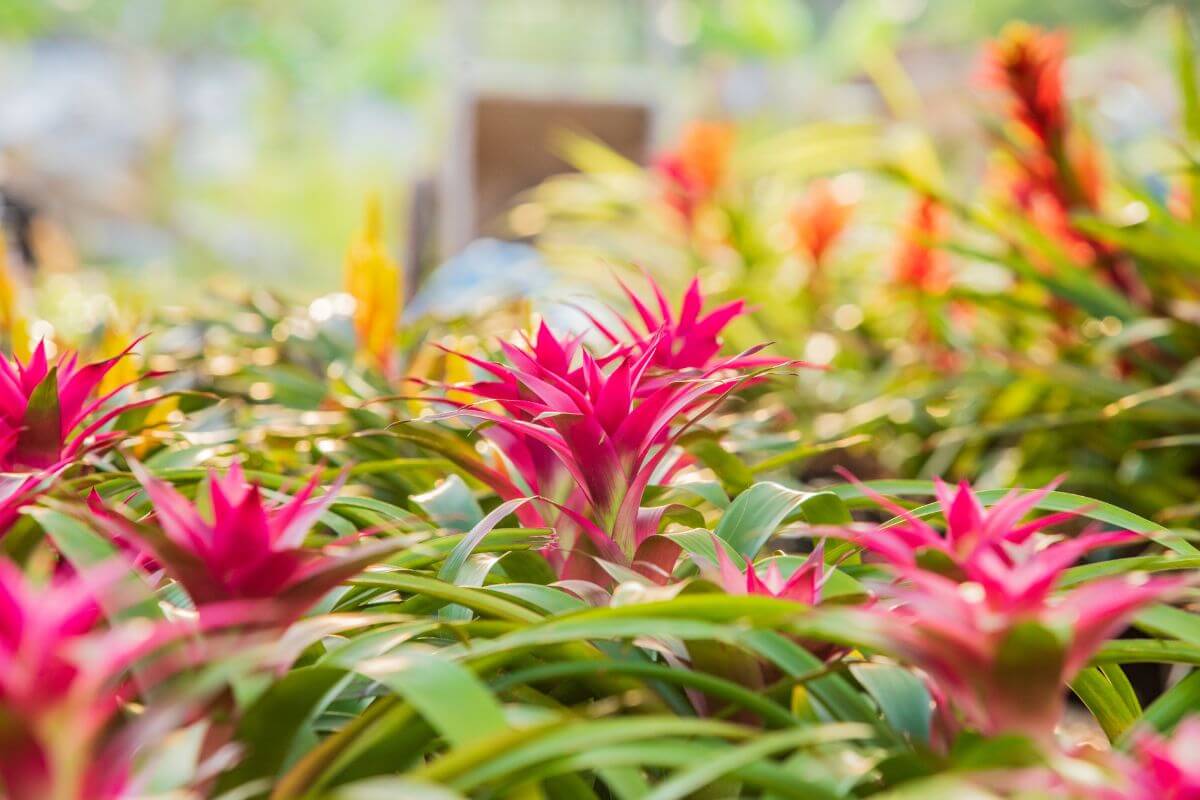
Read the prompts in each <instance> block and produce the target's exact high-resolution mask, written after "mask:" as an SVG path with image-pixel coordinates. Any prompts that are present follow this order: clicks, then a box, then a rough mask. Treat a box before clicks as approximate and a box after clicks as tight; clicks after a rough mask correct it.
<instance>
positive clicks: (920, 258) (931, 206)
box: [893, 197, 951, 294]
mask: <svg viewBox="0 0 1200 800" xmlns="http://www.w3.org/2000/svg"><path fill="white" fill-rule="evenodd" d="M945 229H946V210H945V209H944V208H943V207H942V206H941V205H940V204H938V202H937V201H936V200H934V199H933V198H931V197H922V198H921V200H920V202H918V203H917V206H916V208H915V209H913V214H912V217H911V219H910V220H909V223H908V226H907V227H906V228H905V229H904V231H903V233H902V234H901V242H900V252H899V255H898V256H897V258H896V264H895V271H894V273H893V275H894V280H895V282H896V283H897V284H898V285H900V286H904V287H908V288H911V289H915V290H916V291H918V292H922V293H924V294H942V293H944V292H945V291H946V290H947V289H949V288H950V278H951V275H950V265H949V263H948V261H947V259H946V254H945V253H944V252H942V251H941V250H939V249H938V244H939V242H940V241H941V240H942V238H943V237H944V236H945Z"/></svg>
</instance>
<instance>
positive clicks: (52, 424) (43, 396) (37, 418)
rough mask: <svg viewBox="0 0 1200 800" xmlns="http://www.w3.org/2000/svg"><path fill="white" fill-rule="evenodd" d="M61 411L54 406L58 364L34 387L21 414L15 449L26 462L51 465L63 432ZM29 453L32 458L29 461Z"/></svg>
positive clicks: (55, 457) (55, 459)
mask: <svg viewBox="0 0 1200 800" xmlns="http://www.w3.org/2000/svg"><path fill="white" fill-rule="evenodd" d="M64 433H70V431H64V430H63V429H62V412H61V411H60V410H59V406H58V367H51V368H50V371H49V372H47V373H46V377H44V378H42V380H41V382H40V383H39V384H38V385H37V386H36V387H34V389H33V393H32V394H31V395H30V396H29V403H28V405H26V407H25V417H24V419H23V420H22V427H21V430H20V432H19V433H18V434H17V444H16V451H17V452H18V453H20V454H21V457H22V458H23V459H26V463H35V462H36V463H42V464H45V465H50V464H54V463H55V462H57V461H58V459H59V452H60V447H61V446H62V441H63V434H64ZM30 456H33V457H34V460H33V461H29V460H28V459H29V457H30Z"/></svg>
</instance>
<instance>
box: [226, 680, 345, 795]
mask: <svg viewBox="0 0 1200 800" xmlns="http://www.w3.org/2000/svg"><path fill="white" fill-rule="evenodd" d="M349 679H350V673H348V672H347V671H346V670H345V669H343V668H341V667H325V666H319V667H302V668H300V669H297V670H293V671H292V672H290V673H288V674H287V675H285V676H284V677H283V678H281V679H280V680H279V681H277V682H276V683H274V684H273V685H272V686H271V687H270V688H269V689H268V690H267V691H266V692H264V693H263V694H262V695H261V696H259V698H258V699H257V700H256V701H255V702H254V703H253V704H252V705H251V706H250V707H249V708H247V709H246V710H245V711H244V712H243V714H242V717H241V720H240V721H239V723H238V727H237V732H236V733H235V734H234V741H236V742H237V743H239V744H240V745H241V746H242V747H243V748H244V755H243V756H242V759H241V761H240V763H238V765H237V766H235V767H234V768H233V769H232V770H230V771H228V772H226V773H225V774H223V775H222V776H221V779H220V781H219V783H218V790H219V791H228V790H231V789H233V788H234V787H237V786H241V785H242V784H244V783H247V782H249V781H252V780H256V779H259V778H268V777H272V776H274V775H276V774H277V773H278V772H279V770H280V768H281V767H282V766H283V764H284V761H285V759H286V758H287V755H288V753H289V752H290V751H291V749H292V747H293V744H294V743H295V742H296V740H297V738H298V737H301V736H303V734H304V730H303V729H304V728H305V726H306V725H308V724H309V723H311V721H312V718H313V716H314V715H315V714H317V713H318V712H319V711H320V709H321V708H323V707H324V706H326V705H327V704H328V703H329V701H330V700H331V699H332V698H333V697H334V696H336V695H337V693H338V691H340V689H341V688H342V687H343V686H344V685H345V684H346V682H347V681H349Z"/></svg>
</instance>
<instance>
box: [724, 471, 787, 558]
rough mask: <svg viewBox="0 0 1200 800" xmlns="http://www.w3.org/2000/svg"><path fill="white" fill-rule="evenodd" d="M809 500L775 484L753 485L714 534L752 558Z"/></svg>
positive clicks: (736, 500)
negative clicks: (792, 514) (785, 520)
mask: <svg viewBox="0 0 1200 800" xmlns="http://www.w3.org/2000/svg"><path fill="white" fill-rule="evenodd" d="M807 497H809V495H808V494H807V493H806V492H798V491H794V490H792V489H789V488H787V487H786V486H782V485H780V484H778V483H771V482H763V483H756V484H754V485H753V486H751V487H750V488H749V489H747V490H746V491H744V492H742V493H741V494H739V495H738V496H737V497H736V498H734V500H733V502H732V503H730V505H729V508H727V509H725V513H724V514H723V515H722V517H721V521H720V522H719V523H717V527H716V529H715V530H714V531H713V532H714V533H715V534H716V535H717V536H718V537H720V538H721V539H723V540H725V541H726V542H728V543H729V544H730V545H732V547H733V549H734V550H736V551H737V552H738V553H740V554H741V555H742V556H743V557H745V558H753V557H754V555H755V554H756V553H758V551H759V550H760V549H762V546H763V544H765V543H766V541H767V540H768V539H769V538H771V534H773V533H774V532H775V529H776V528H778V527H779V524H780V523H781V522H783V520H784V519H785V518H786V517H787V515H788V514H790V513H791V512H792V511H794V510H795V509H796V507H797V506H799V505H800V503H802V502H803V501H804V500H805V498H807Z"/></svg>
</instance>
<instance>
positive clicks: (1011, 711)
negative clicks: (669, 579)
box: [846, 483, 1181, 741]
mask: <svg viewBox="0 0 1200 800" xmlns="http://www.w3.org/2000/svg"><path fill="white" fill-rule="evenodd" d="M1049 490H1050V489H1049V488H1047V489H1043V490H1041V491H1040V492H1033V493H1029V494H1025V495H1020V494H1017V493H1015V492H1013V493H1010V494H1008V495H1006V496H1005V497H1004V498H1003V499H1002V500H1001V501H1000V502H998V503H997V504H996V505H995V506H993V507H992V508H991V509H985V508H984V506H983V504H982V503H981V502H980V501H979V499H978V497H976V496H975V494H974V492H973V491H972V490H971V488H970V487H969V486H968V485H966V484H962V485H960V486H959V487H958V489H957V491H953V492H952V491H951V490H950V489H949V488H948V487H946V486H945V485H943V484H940V483H939V484H938V502H939V504H940V505H941V511H942V515H943V516H944V518H945V520H946V531H945V533H944V534H943V533H941V532H939V531H937V530H936V529H934V528H932V527H931V526H929V525H928V524H926V523H925V522H923V521H921V520H919V519H917V518H915V517H913V516H912V515H911V514H909V513H908V512H907V511H905V510H904V509H903V508H901V507H899V506H896V505H895V504H892V503H890V502H887V501H886V500H884V499H883V498H879V497H878V496H877V495H876V497H877V499H878V500H879V501H880V502H882V503H883V504H884V505H885V507H887V508H888V509H889V510H891V511H893V512H895V513H896V514H897V515H898V516H899V517H900V519H901V522H900V523H899V524H896V525H894V526H890V527H882V528H874V529H870V530H867V531H861V530H859V531H850V532H848V533H847V534H846V535H848V536H849V537H850V538H851V539H853V540H854V541H856V542H858V543H860V544H861V545H862V546H863V547H864V548H865V549H866V550H867V551H868V552H870V553H873V554H875V555H876V556H878V557H880V558H882V559H883V560H884V561H885V562H886V563H887V565H888V567H889V568H890V569H891V571H892V572H893V573H894V574H895V575H896V577H897V579H898V580H897V582H896V583H894V584H889V585H887V586H884V587H883V588H881V589H880V594H881V595H882V596H883V597H884V598H885V599H886V600H888V601H889V603H888V604H886V605H885V606H881V607H880V608H878V609H877V610H875V611H874V612H873V613H874V614H875V615H876V616H877V617H878V618H879V620H880V622H881V623H883V624H882V625H881V632H882V634H883V635H884V637H885V638H886V639H887V640H888V641H890V642H891V644H892V646H893V647H894V648H895V650H896V652H897V653H898V654H899V655H900V656H901V657H902V658H905V659H907V660H909V661H911V662H912V663H913V664H915V665H916V666H919V667H920V668H921V669H923V670H924V671H925V672H926V673H927V674H928V675H929V676H930V678H931V679H932V681H933V682H934V683H935V685H936V688H937V689H938V690H939V691H938V693H939V694H941V695H944V696H945V697H946V698H947V699H948V700H949V702H950V703H951V704H952V705H953V707H954V708H955V709H956V710H957V711H958V712H959V713H960V714H961V715H962V717H963V718H964V720H965V721H966V722H967V723H968V724H969V725H970V726H971V727H973V728H976V729H978V730H981V731H983V732H986V733H989V734H998V733H1022V734H1025V735H1028V736H1030V737H1033V738H1035V739H1040V740H1043V741H1044V740H1046V739H1047V738H1048V737H1050V736H1051V735H1052V734H1053V731H1054V727H1055V726H1056V725H1057V724H1058V722H1059V720H1060V719H1061V718H1062V709H1063V691H1064V687H1065V685H1066V683H1067V682H1068V681H1069V680H1071V679H1072V678H1073V677H1074V676H1075V675H1076V674H1077V673H1078V672H1079V670H1081V669H1082V668H1083V667H1084V666H1085V665H1086V664H1087V660H1088V659H1089V658H1090V657H1091V656H1092V654H1093V653H1094V652H1095V651H1096V649H1097V648H1098V647H1099V646H1100V645H1101V644H1102V643H1103V642H1104V641H1105V640H1106V639H1108V638H1110V637H1112V636H1113V635H1115V634H1117V633H1119V632H1120V631H1121V629H1122V628H1123V627H1124V626H1125V625H1126V624H1127V623H1128V621H1129V619H1130V618H1131V617H1132V615H1133V614H1134V613H1135V612H1136V611H1137V610H1138V609H1140V608H1142V607H1143V606H1145V605H1147V604H1149V603H1151V602H1154V601H1155V600H1157V599H1159V598H1160V597H1162V596H1163V595H1165V594H1167V593H1168V592H1170V591H1172V590H1174V589H1177V588H1179V587H1180V585H1181V583H1180V581H1179V580H1177V579H1172V578H1163V579H1146V578H1145V577H1144V576H1134V577H1131V578H1115V579H1108V580H1098V581H1094V582H1091V583H1086V584H1083V585H1081V586H1078V587H1076V588H1073V589H1070V590H1068V591H1064V592H1056V588H1057V584H1058V582H1059V580H1060V578H1061V577H1062V574H1063V572H1064V571H1065V570H1066V569H1067V568H1068V567H1070V566H1072V565H1073V564H1075V563H1076V562H1077V561H1079V559H1080V558H1081V557H1082V556H1084V555H1085V554H1086V553H1088V552H1089V551H1092V550H1095V549H1097V548H1100V547H1107V546H1112V545H1120V544H1127V543H1129V542H1131V541H1137V540H1138V539H1139V537H1138V536H1137V535H1135V534H1129V533H1119V532H1117V533H1092V534H1084V535H1080V536H1077V537H1074V538H1067V539H1063V540H1059V541H1052V542H1049V543H1047V542H1045V541H1039V540H1038V538H1037V537H1035V534H1038V533H1039V532H1040V531H1043V530H1044V529H1045V528H1046V527H1047V526H1049V525H1051V524H1054V523H1056V522H1059V521H1062V520H1063V518H1064V517H1065V516H1067V515H1064V514H1055V515H1051V516H1048V517H1043V518H1041V519H1037V520H1034V521H1032V522H1027V523H1022V522H1021V520H1022V518H1023V517H1024V516H1025V515H1026V514H1027V513H1028V512H1029V511H1031V510H1032V509H1033V508H1034V507H1036V505H1037V504H1038V503H1039V502H1040V501H1041V500H1042V499H1043V498H1044V496H1045V494H1046V493H1047V492H1048V491H1049ZM898 620H899V621H900V622H901V623H902V624H896V622H897V621H898Z"/></svg>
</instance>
